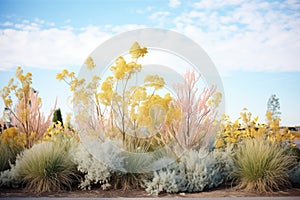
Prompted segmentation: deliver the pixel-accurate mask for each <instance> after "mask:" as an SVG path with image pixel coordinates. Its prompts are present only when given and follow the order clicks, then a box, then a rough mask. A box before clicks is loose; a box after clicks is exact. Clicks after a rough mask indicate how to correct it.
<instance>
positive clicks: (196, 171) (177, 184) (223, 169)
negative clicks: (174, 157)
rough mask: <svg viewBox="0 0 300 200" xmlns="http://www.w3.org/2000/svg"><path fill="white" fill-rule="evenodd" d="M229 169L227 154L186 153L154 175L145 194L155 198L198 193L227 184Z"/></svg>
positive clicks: (194, 151) (148, 182)
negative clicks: (183, 193)
mask: <svg viewBox="0 0 300 200" xmlns="http://www.w3.org/2000/svg"><path fill="white" fill-rule="evenodd" d="M231 169H232V161H231V157H230V154H228V152H217V151H215V152H209V151H207V150H205V149H200V150H198V151H196V150H188V151H186V152H185V153H184V154H183V155H182V157H181V158H180V160H179V162H175V163H173V164H171V165H169V166H168V167H166V168H163V169H161V170H158V171H156V172H154V178H153V179H152V180H151V181H146V183H145V186H146V191H147V192H148V193H150V194H155V195H157V194H159V193H161V192H168V193H177V192H200V191H203V190H204V189H209V188H213V187H217V186H218V185H220V184H221V183H223V182H224V181H226V179H227V177H228V176H229V174H230V172H231Z"/></svg>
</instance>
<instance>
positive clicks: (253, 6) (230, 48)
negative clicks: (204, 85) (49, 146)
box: [0, 0, 300, 126]
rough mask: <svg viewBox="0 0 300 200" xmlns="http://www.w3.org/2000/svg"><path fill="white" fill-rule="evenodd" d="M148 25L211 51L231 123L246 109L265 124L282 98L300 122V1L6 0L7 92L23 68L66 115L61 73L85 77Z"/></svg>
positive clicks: (288, 121)
mask: <svg viewBox="0 0 300 200" xmlns="http://www.w3.org/2000/svg"><path fill="white" fill-rule="evenodd" d="M145 27H148V28H164V29H170V30H174V31H177V32H179V33H181V34H184V35H186V36H187V37H189V38H191V39H192V40H194V41H195V42H196V43H198V44H199V45H200V46H201V47H202V48H203V49H204V50H205V51H206V53H207V54H208V55H209V56H210V58H211V59H212V60H213V62H214V64H215V66H216V68H217V70H218V72H219V73H220V76H221V78H222V81H223V85H224V90H225V97H226V113H227V114H229V115H230V116H232V118H236V117H237V116H238V115H239V113H240V112H241V110H242V109H243V108H244V107H246V108H248V110H249V111H251V112H252V113H253V114H254V115H257V116H259V117H260V119H261V121H264V113H265V111H266V107H267V100H268V98H269V97H270V96H271V95H272V94H276V96H277V97H279V100H280V105H281V109H280V110H281V112H282V124H283V125H290V126H293V125H300V103H299V99H300V65H299V64H300V1H299V0H286V1H283V0H278V1H276V0H275V1H271V0H268V1H267V0H266V1H263V0H247V1H246V0H228V1H222V0H202V1H201V0H197V1H193V0H187V1H180V0H170V1H164V0H123V1H121V0H119V1H117V0H111V1H108V0H107V1H104V0H97V1H96V0H88V1H84V0H64V1H59V0H27V1H22V0H0V56H1V58H0V87H1V88H2V87H3V86H4V85H6V84H7V81H8V79H9V78H10V77H12V76H13V75H14V71H15V69H16V67H17V66H18V65H21V66H22V67H23V69H24V71H25V72H27V71H30V72H32V73H33V85H34V88H36V89H37V90H38V91H39V92H40V95H41V97H42V98H43V102H44V109H45V110H49V108H50V106H51V105H53V104H54V101H55V98H56V97H58V107H61V108H62V109H63V110H65V112H67V111H66V110H68V109H67V108H65V107H66V106H65V105H66V98H67V96H68V95H70V93H68V88H67V85H65V84H63V83H59V82H57V81H56V80H55V75H56V73H57V72H59V71H60V70H62V69H63V68H67V69H70V70H74V71H75V72H78V71H79V69H80V67H81V65H82V64H83V62H84V60H85V59H86V57H87V56H88V55H89V54H90V53H91V52H92V51H93V50H94V49H95V48H97V47H98V46H99V45H100V44H101V43H102V42H104V41H106V40H107V39H110V38H112V37H113V36H116V35H118V34H120V33H124V32H126V31H129V30H135V29H138V28H145ZM0 110H3V102H0Z"/></svg>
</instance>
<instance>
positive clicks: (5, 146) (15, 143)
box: [0, 127, 25, 172]
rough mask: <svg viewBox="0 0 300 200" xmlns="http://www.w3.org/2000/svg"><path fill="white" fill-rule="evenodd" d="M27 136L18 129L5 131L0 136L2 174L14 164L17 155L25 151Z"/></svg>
mask: <svg viewBox="0 0 300 200" xmlns="http://www.w3.org/2000/svg"><path fill="white" fill-rule="evenodd" d="M24 145H25V135H24V134H20V133H19V131H18V129H16V128H13V127H12V128H8V129H5V130H4V131H3V132H2V133H1V134H0V155H1V156H0V172H1V171H4V170H6V169H8V168H9V167H10V164H14V162H15V160H16V157H17V155H18V154H19V153H20V152H21V151H22V150H23V149H24Z"/></svg>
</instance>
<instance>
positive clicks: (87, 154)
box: [72, 137, 123, 189]
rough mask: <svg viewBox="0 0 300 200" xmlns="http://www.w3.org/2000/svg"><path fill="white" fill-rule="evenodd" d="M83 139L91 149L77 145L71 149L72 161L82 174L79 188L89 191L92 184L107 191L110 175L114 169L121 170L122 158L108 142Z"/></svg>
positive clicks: (80, 144)
mask: <svg viewBox="0 0 300 200" xmlns="http://www.w3.org/2000/svg"><path fill="white" fill-rule="evenodd" d="M85 139H88V140H89V141H88V144H90V145H89V147H91V148H89V147H87V146H84V145H83V144H82V143H79V144H78V145H77V146H75V147H74V148H73V149H72V155H73V161H74V162H75V163H76V165H77V169H78V171H80V172H82V173H84V178H83V179H82V180H81V183H80V185H79V188H81V189H91V186H92V185H93V184H100V185H101V187H102V189H108V188H109V187H110V186H111V185H110V183H109V180H110V178H111V174H112V173H113V171H114V169H115V168H118V169H121V168H122V165H123V158H122V157H121V156H120V152H119V151H116V149H115V148H113V146H112V144H110V143H109V141H105V142H103V143H100V142H99V141H97V140H95V139H94V138H92V137H90V138H85Z"/></svg>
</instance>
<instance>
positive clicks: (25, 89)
mask: <svg viewBox="0 0 300 200" xmlns="http://www.w3.org/2000/svg"><path fill="white" fill-rule="evenodd" d="M15 75H16V77H17V78H18V80H19V81H20V83H21V85H22V87H20V88H18V86H17V84H16V83H15V82H14V79H13V78H11V79H10V80H9V81H8V84H7V86H5V87H3V88H2V90H1V92H0V93H1V97H2V99H3V101H4V105H5V107H7V108H11V106H12V100H11V98H10V97H9V96H10V94H11V92H12V91H14V92H15V95H16V97H17V98H18V100H21V99H23V97H24V95H26V96H27V97H28V96H29V92H30V86H31V84H32V74H31V73H30V72H27V73H26V74H23V70H22V68H21V67H20V66H18V67H17V69H16V73H15Z"/></svg>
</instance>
